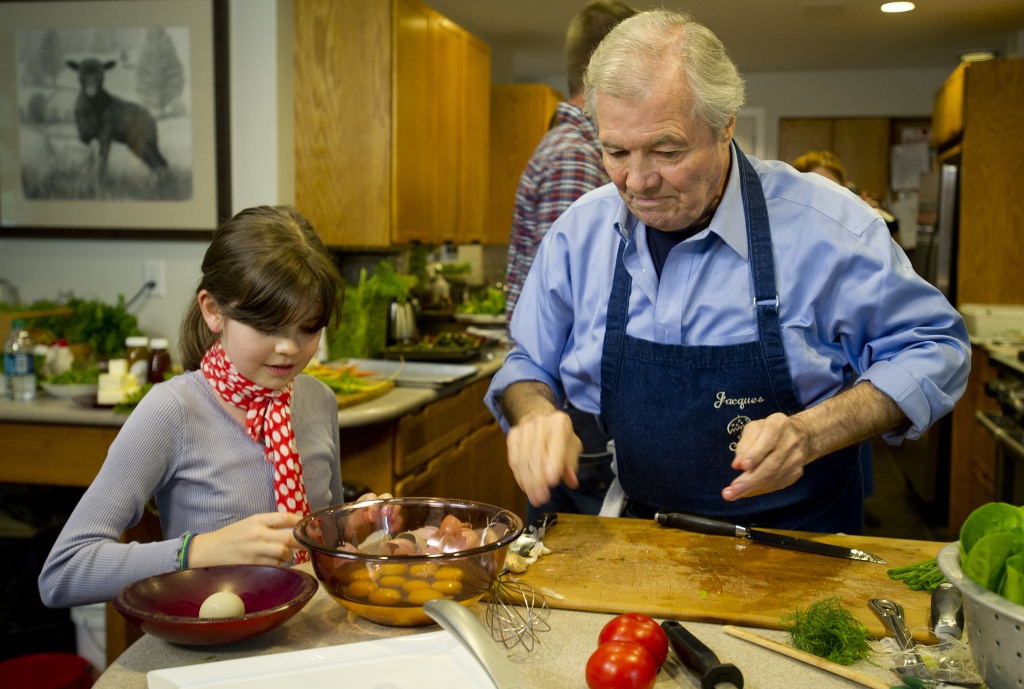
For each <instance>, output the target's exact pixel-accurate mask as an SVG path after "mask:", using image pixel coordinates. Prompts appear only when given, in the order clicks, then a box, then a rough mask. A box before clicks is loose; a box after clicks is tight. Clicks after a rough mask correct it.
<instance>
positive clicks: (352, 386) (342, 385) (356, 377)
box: [303, 364, 395, 409]
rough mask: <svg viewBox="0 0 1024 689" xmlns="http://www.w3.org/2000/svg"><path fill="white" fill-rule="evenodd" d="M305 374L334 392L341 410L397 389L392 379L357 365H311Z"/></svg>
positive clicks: (305, 370)
mask: <svg viewBox="0 0 1024 689" xmlns="http://www.w3.org/2000/svg"><path fill="white" fill-rule="evenodd" d="M303 373H306V374H309V375H311V376H313V377H314V378H316V379H318V380H320V381H321V382H323V383H324V384H325V385H327V387H329V388H330V389H331V390H333V391H334V395H335V397H337V398H338V408H339V409H341V408H343V407H351V406H353V405H356V404H362V403H363V402H368V401H369V400H372V399H375V398H377V397H380V396H381V395H383V394H385V393H387V392H388V391H390V390H391V389H392V388H394V387H395V381H394V380H393V379H392V378H381V377H380V375H379V374H377V373H375V372H373V371H367V370H365V369H361V368H359V367H358V366H357V365H356V364H345V365H341V366H332V365H329V364H316V365H310V366H307V367H306V368H305V369H304V370H303Z"/></svg>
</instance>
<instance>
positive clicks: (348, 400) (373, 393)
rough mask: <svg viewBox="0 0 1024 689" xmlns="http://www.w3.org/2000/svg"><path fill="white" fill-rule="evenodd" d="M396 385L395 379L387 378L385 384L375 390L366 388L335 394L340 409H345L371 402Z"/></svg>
mask: <svg viewBox="0 0 1024 689" xmlns="http://www.w3.org/2000/svg"><path fill="white" fill-rule="evenodd" d="M394 387H395V381H393V380H386V381H384V384H383V385H381V386H380V387H379V388H374V389H373V390H365V391H363V392H354V393H352V394H348V395H345V394H342V393H340V392H339V393H336V394H335V396H336V397H337V398H338V409H344V408H345V407H352V406H355V405H357V404H362V403H363V402H369V401H370V400H372V399H376V398H378V397H380V396H381V395H385V394H387V393H388V392H390V391H391V390H392V389H393V388H394Z"/></svg>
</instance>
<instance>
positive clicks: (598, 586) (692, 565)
mask: <svg viewBox="0 0 1024 689" xmlns="http://www.w3.org/2000/svg"><path fill="white" fill-rule="evenodd" d="M779 533H786V534H790V535H793V536H799V537H801V538H808V539H811V540H817V541H823V542H826V543H834V544H836V545H841V546H845V547H851V548H860V549H861V550H866V551H867V552H869V553H871V554H872V555H877V556H878V557H880V558H882V559H883V560H885V561H886V562H887V563H888V564H886V565H879V564H873V563H870V562H861V561H857V560H846V559H841V558H836V557H827V556H823V555H812V554H810V553H802V552H799V551H796V550H789V549H786V548H777V547H774V546H767V545H761V544H757V543H752V542H750V541H747V540H743V539H738V538H731V537H728V536H705V535H702V534H697V533H693V532H690V531H683V530H679V529H671V528H668V527H663V526H660V525H659V524H657V523H656V522H654V521H653V520H650V521H648V520H643V519H610V518H603V517H591V516H585V515H576V514H559V515H558V523H557V524H555V525H554V526H553V527H551V528H550V529H549V530H548V532H547V533H546V534H545V535H544V545H545V546H546V547H548V548H550V549H551V553H550V554H548V555H544V556H542V557H540V558H539V559H538V560H537V561H536V562H535V563H534V564H532V565H530V567H529V569H528V570H527V571H526V572H525V573H524V574H522V575H520V577H521V579H522V581H524V582H526V583H528V584H530V585H531V586H533V587H534V589H536V590H538V591H539V590H541V589H542V588H546V589H550V591H551V592H553V593H554V594H557V596H555V595H550V594H548V595H547V602H548V606H550V607H552V608H560V609H567V610H585V611H589V612H605V613H624V612H641V613H644V614H646V615H650V616H651V617H655V618H672V619H678V620H690V621H700V622H716V623H722V624H735V625H740V626H750V627H760V628H763V629H780V628H782V626H781V624H780V619H781V618H782V616H783V615H785V614H787V613H790V612H793V611H794V610H795V609H796V608H797V607H800V608H801V609H806V608H807V607H808V606H810V605H811V604H812V603H816V602H818V601H820V600H824V599H826V598H831V597H833V596H839V597H840V598H841V600H842V604H843V606H844V607H845V608H847V609H848V610H849V611H850V612H851V613H852V614H853V615H854V616H855V617H856V618H857V619H858V620H860V621H861V622H863V623H864V626H865V627H867V629H868V631H869V632H870V633H871V634H872V635H874V636H875V637H879V638H880V637H883V636H885V635H886V631H885V627H884V626H883V625H882V623H881V621H880V620H879V619H878V618H877V617H876V616H875V614H874V613H872V612H871V610H870V609H869V608H868V601H869V600H870V599H872V598H888V599H889V600H892V601H895V602H897V603H899V604H900V605H902V606H903V608H904V610H905V612H906V618H907V624H908V626H909V627H910V629H911V631H912V632H913V634H914V638H915V639H917V640H918V641H919V642H921V643H936V640H935V638H934V637H933V636H932V635H931V633H930V631H928V629H927V628H930V619H929V618H930V609H931V596H930V594H929V593H927V592H925V591H912V590H911V589H910V588H909V587H908V586H907V585H906V584H904V583H903V582H901V581H893V580H891V579H890V578H889V576H888V574H887V573H886V570H888V569H890V568H892V567H898V566H901V565H907V564H912V563H915V562H921V561H923V560H928V559H930V558H933V557H935V556H936V555H937V554H938V552H939V550H940V549H941V548H942V547H943V546H944V545H946V544H945V543H940V542H932V541H911V540H902V539H892V538H877V537H868V536H837V535H834V534H808V533H801V532H795V531H780V532H779ZM558 596H561V597H558Z"/></svg>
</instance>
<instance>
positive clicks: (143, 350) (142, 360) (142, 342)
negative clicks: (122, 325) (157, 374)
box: [124, 335, 149, 385]
mask: <svg viewBox="0 0 1024 689" xmlns="http://www.w3.org/2000/svg"><path fill="white" fill-rule="evenodd" d="M124 347H125V352H124V358H125V360H126V361H127V362H128V373H130V374H131V375H133V376H135V380H137V381H138V383H139V385H142V384H144V383H145V382H146V381H148V380H149V338H148V337H141V336H138V335H136V336H133V337H126V338H125V340H124Z"/></svg>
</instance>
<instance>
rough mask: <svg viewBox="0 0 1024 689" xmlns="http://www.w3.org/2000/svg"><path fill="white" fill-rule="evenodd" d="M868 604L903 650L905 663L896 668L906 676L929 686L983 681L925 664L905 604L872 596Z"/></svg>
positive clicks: (967, 684) (973, 684) (966, 684)
mask: <svg viewBox="0 0 1024 689" xmlns="http://www.w3.org/2000/svg"><path fill="white" fill-rule="evenodd" d="M868 606H869V607H870V608H871V610H872V611H873V612H874V613H875V614H876V615H878V618H879V619H880V620H881V621H882V624H884V625H885V628H886V629H887V630H889V633H890V634H892V636H893V638H894V639H896V644H897V645H898V646H899V647H900V649H901V650H902V651H904V652H905V654H904V656H903V665H897V666H896V668H895V670H896V672H897V673H898V674H900V675H903V676H904V677H913V678H915V679H919V680H922V681H924V682H927V683H928V686H936V685H938V684H955V685H957V686H961V687H972V688H973V687H980V686H981V685H982V683H981V682H968V681H963V680H962V679H960V678H958V677H956V676H955V675H954V673H953V672H952V671H951V670H949V669H948V668H943V669H939V670H931V669H929V668H928V666H927V665H925V664H924V659H923V658H921V654H920V653H918V652H917V651H916V650H915V649H914V639H913V637H911V636H910V630H909V629H908V628H907V621H906V618H904V616H903V606H902V605H900V604H899V603H894V602H893V601H891V600H886V599H885V598H872V599H871V600H869V601H868Z"/></svg>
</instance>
